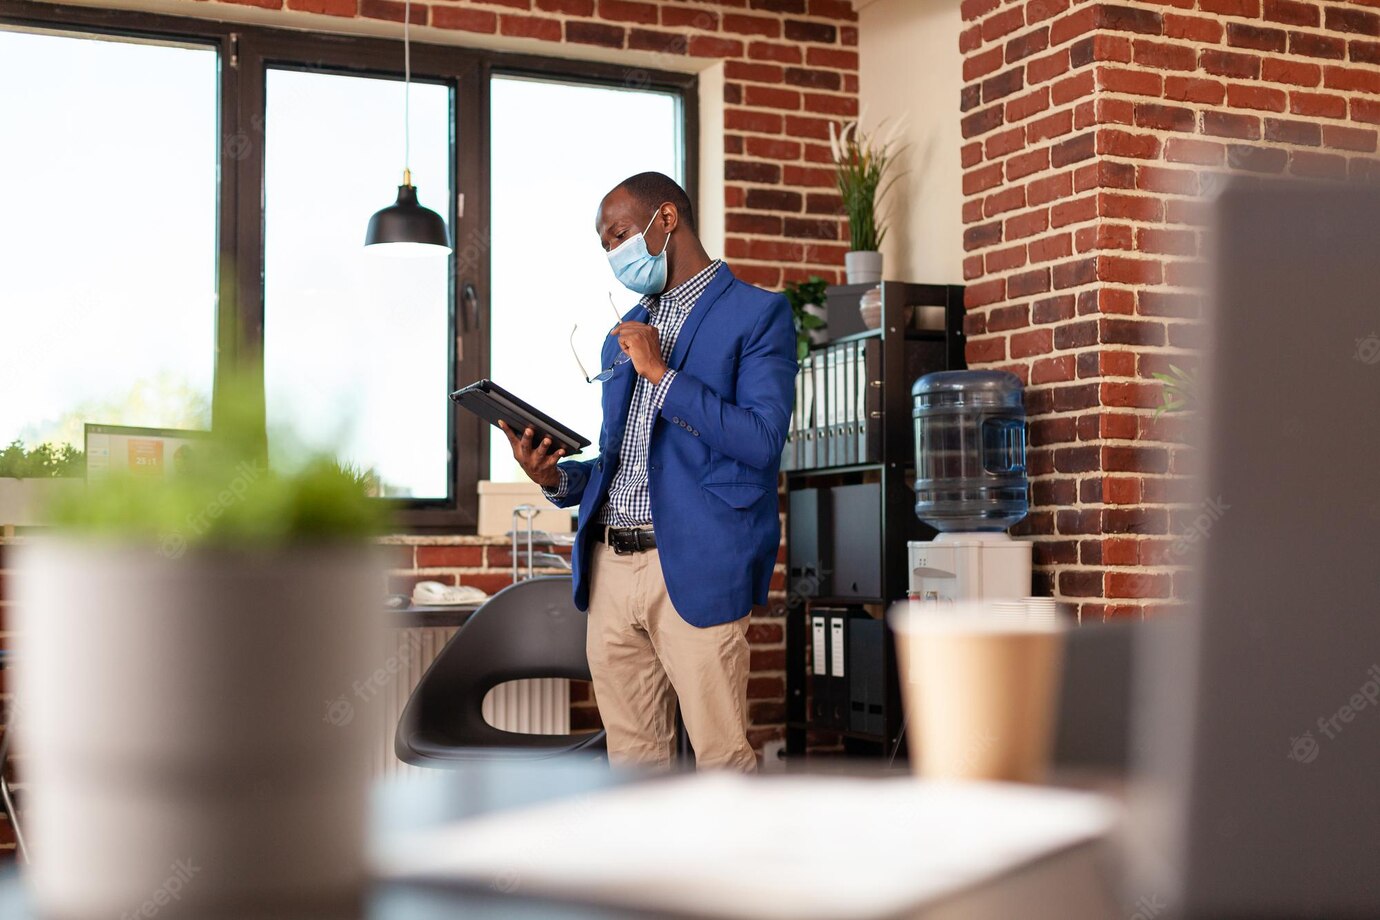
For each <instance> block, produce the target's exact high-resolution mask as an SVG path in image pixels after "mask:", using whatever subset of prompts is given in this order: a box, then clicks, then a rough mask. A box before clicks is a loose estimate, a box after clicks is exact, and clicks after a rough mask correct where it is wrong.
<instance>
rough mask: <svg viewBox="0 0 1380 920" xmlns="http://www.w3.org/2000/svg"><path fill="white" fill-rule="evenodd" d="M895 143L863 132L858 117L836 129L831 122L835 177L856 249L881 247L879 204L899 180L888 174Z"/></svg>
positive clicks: (849, 236)
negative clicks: (892, 185) (856, 119)
mask: <svg viewBox="0 0 1380 920" xmlns="http://www.w3.org/2000/svg"><path fill="white" fill-rule="evenodd" d="M894 143H895V142H894V140H891V139H888V140H879V139H878V138H877V137H876V136H875V135H869V134H864V133H863V131H862V130H861V129H860V128H859V127H858V123H857V122H856V121H851V122H848V123H847V124H844V125H843V126H841V127H839V128H837V129H836V128H835V126H834V124H833V123H832V122H831V123H830V124H829V147H830V150H831V152H832V153H833V156H834V172H835V180H836V181H837V183H838V188H839V195H840V196H842V198H843V212H844V214H846V215H847V216H848V238H849V244H850V245H851V246H852V248H853V251H854V252H867V251H872V250H877V249H880V248H881V245H882V240H883V238H885V237H886V226H885V225H884V224H883V222H882V221H881V220H879V219H878V217H877V206H878V204H879V202H880V201H881V199H882V197H883V196H885V195H886V193H887V190H888V189H889V188H890V187H891V183H892V182H894V181H895V180H896V176H894V175H888V173H889V172H890V170H891V167H892V165H893V163H894V161H895V155H896V150H895V146H894Z"/></svg>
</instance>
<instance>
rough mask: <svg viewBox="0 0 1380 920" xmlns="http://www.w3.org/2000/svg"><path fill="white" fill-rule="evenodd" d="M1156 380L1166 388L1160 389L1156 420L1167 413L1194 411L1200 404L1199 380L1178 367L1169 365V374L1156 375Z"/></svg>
mask: <svg viewBox="0 0 1380 920" xmlns="http://www.w3.org/2000/svg"><path fill="white" fill-rule="evenodd" d="M1153 376H1154V378H1155V379H1156V380H1158V381H1160V383H1162V384H1163V385H1164V386H1163V387H1162V388H1161V389H1160V399H1161V402H1160V405H1159V407H1158V408H1156V409H1155V418H1159V417H1160V416H1161V415H1164V414H1165V413H1166V412H1181V411H1184V410H1187V409H1192V408H1194V407H1196V406H1197V403H1198V378H1197V376H1196V375H1195V374H1192V373H1190V372H1188V371H1185V370H1184V369H1183V368H1181V367H1178V366H1176V365H1173V364H1171V365H1169V373H1168V374H1162V373H1156V374H1154V375H1153Z"/></svg>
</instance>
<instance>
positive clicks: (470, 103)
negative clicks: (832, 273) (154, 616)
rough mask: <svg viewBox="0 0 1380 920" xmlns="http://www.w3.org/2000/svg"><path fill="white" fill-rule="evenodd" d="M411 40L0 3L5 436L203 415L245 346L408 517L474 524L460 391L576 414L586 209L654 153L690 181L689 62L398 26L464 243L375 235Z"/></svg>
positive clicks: (474, 460)
mask: <svg viewBox="0 0 1380 920" xmlns="http://www.w3.org/2000/svg"><path fill="white" fill-rule="evenodd" d="M402 58H403V54H402V43H401V41H398V40H383V39H376V38H364V37H358V36H341V35H333V36H325V35H318V34H312V33H309V32H299V31H292V30H274V29H262V28H255V27H249V26H243V25H232V24H229V23H221V22H214V21H210V20H200V19H194V18H174V17H167V16H160V15H154V14H148V13H137V12H129V11H121V10H110V9H83V8H81V7H75V6H70V7H59V6H50V5H47V4H41V3H21V4H5V5H4V6H3V10H0V87H4V88H6V89H12V88H14V87H19V88H21V91H17V92H16V91H3V90H0V213H2V214H4V215H5V216H6V219H5V220H4V221H3V222H0V394H3V397H0V447H3V445H4V443H7V442H8V441H10V440H12V439H14V438H16V437H20V438H23V439H24V440H25V441H26V443H29V444H30V446H32V445H34V444H36V443H38V442H41V441H57V442H64V441H65V442H68V443H72V444H75V445H80V443H81V429H82V425H83V424H84V423H85V422H96V423H101V424H116V425H126V426H138V427H149V428H175V429H187V428H202V429H204V428H206V427H209V426H210V424H211V422H212V419H211V418H210V415H211V406H212V405H213V403H214V400H213V398H212V397H213V387H214V385H215V381H218V380H221V379H225V377H226V375H227V374H229V373H232V372H235V371H238V370H243V369H250V368H258V367H262V368H263V374H264V389H265V397H266V399H265V403H266V408H267V412H268V414H269V421H270V423H273V424H274V426H275V429H276V428H284V429H286V430H288V431H290V432H291V433H292V436H293V437H295V438H297V439H298V440H300V441H303V442H306V443H308V444H313V445H320V444H338V445H343V447H342V448H341V453H342V457H341V459H342V460H344V461H346V462H349V463H352V464H355V465H358V466H360V467H364V468H372V469H373V470H374V471H375V472H376V473H377V474H378V476H379V478H380V480H381V482H382V485H383V489H384V493H385V496H386V497H387V498H388V499H390V500H392V501H394V502H395V503H396V506H397V509H398V511H399V515H400V516H399V523H398V526H399V528H400V529H405V530H409V531H414V532H420V531H427V530H450V531H453V530H460V531H463V530H466V529H470V528H473V526H474V524H475V522H476V519H477V513H476V512H477V497H476V489H475V483H476V480H478V479H480V478H485V477H490V478H497V479H511V478H513V477H514V476H515V475H517V474H518V470H517V469H516V468H515V466H514V464H513V463H512V459H511V456H510V454H509V452H508V450H507V446H506V442H505V441H503V440H502V438H501V436H495V437H493V438H491V437H490V431H489V429H488V428H487V427H486V426H484V425H482V424H481V423H480V422H479V421H478V420H476V419H474V418H473V417H470V416H467V415H466V414H465V413H462V412H458V411H456V410H455V409H454V408H453V406H452V404H451V403H450V401H449V400H448V399H447V398H446V396H447V394H448V393H449V392H450V391H451V390H454V389H456V388H458V387H460V386H463V385H464V384H467V383H470V382H472V381H474V380H478V379H481V378H484V377H492V378H494V379H496V380H497V381H498V382H500V383H502V384H504V385H505V386H508V387H509V388H511V389H513V390H515V391H517V392H519V393H523V394H525V395H526V396H528V397H529V398H530V399H531V400H532V401H533V402H534V403H535V404H537V405H539V406H541V407H542V408H544V409H546V410H547V411H550V412H551V413H553V414H555V415H557V416H558V417H561V418H564V419H567V420H569V422H570V424H571V425H572V426H573V427H575V428H576V430H578V431H581V432H582V433H584V434H586V435H587V436H589V437H591V438H593V437H594V436H595V435H596V434H597V428H598V424H599V415H598V390H599V388H598V387H597V386H589V385H587V384H585V383H584V382H583V381H581V380H580V378H579V376H578V371H577V368H576V366H575V361H574V359H573V358H572V357H571V354H570V347H569V337H570V326H571V325H573V324H574V323H576V322H578V323H579V324H580V333H581V334H580V337H579V339H578V340H577V341H578V344H579V346H580V348H581V353H582V357H583V358H584V360H585V361H586V362H587V363H591V364H593V363H597V361H598V353H599V345H600V343H601V342H602V340H603V337H604V335H605V334H606V333H607V331H608V329H609V327H610V326H611V325H612V324H613V309H612V308H610V306H609V303H608V299H609V293H610V292H613V293H614V295H615V297H616V300H617V306H618V309H619V310H620V311H622V310H626V309H627V307H629V306H631V305H632V303H633V302H634V300H635V298H634V297H633V296H632V295H630V294H628V293H627V292H625V291H622V290H621V289H620V288H619V287H618V285H617V284H616V282H615V281H614V279H613V277H612V274H611V273H610V272H609V270H608V268H607V263H606V262H605V260H604V257H603V253H602V250H601V249H600V247H599V243H598V240H597V238H596V237H595V234H594V229H593V221H594V209H595V206H596V204H597V202H598V199H599V197H600V196H601V195H602V194H603V193H604V192H605V191H607V189H608V188H610V187H611V186H612V185H613V184H614V183H616V182H617V181H618V180H620V179H622V178H624V177H626V176H627V175H629V174H631V173H634V172H638V171H641V170H645V169H657V170H661V171H663V172H666V173H668V174H670V175H673V176H676V177H678V178H681V179H682V181H683V182H684V183H685V184H686V185H687V188H688V189H689V191H690V192H691V194H692V196H693V194H694V192H695V189H694V187H693V184H694V170H693V163H692V162H691V161H689V160H687V158H686V151H687V150H688V149H693V148H694V144H695V137H694V121H693V119H692V118H691V117H690V116H689V114H688V113H687V109H686V105H685V100H686V99H687V98H690V97H691V95H692V94H693V93H694V90H695V79H694V77H693V76H690V75H680V74H667V73H658V72H647V71H638V72H637V74H638V80H637V83H636V85H632V84H630V83H629V82H628V80H627V72H626V70H625V68H622V67H618V66H615V65H602V64H594V63H589V62H569V61H554V60H548V59H544V58H536V57H529V56H523V55H511V54H500V53H493V52H481V51H476V50H472V49H466V48H457V47H442V46H436V45H427V44H425V43H414V44H413V47H412V73H413V84H412V92H411V114H412V119H411V126H412V131H411V166H412V170H413V175H414V179H415V183H416V185H417V187H418V189H419V193H420V198H421V201H422V203H423V204H424V205H426V206H428V207H430V208H432V209H433V210H435V211H437V212H438V213H439V214H440V215H441V216H442V217H443V218H444V219H445V221H446V223H447V226H448V229H449V231H450V234H451V239H452V242H453V244H454V246H455V251H454V252H453V253H451V255H450V256H449V258H440V259H434V260H432V261H429V262H428V261H426V260H393V259H389V258H387V257H372V258H371V256H370V254H367V253H366V252H365V251H364V247H363V237H364V232H365V227H366V226H367V224H368V220H369V217H370V216H371V215H372V214H373V213H374V212H375V211H377V210H379V209H380V208H382V207H384V206H385V205H388V204H390V203H391V202H392V200H393V199H394V197H395V195H396V189H397V186H398V185H399V183H400V181H401V173H402V167H403V149H402V148H403V130H402V129H403V111H402V82H401V79H400V78H401V70H402ZM16 216H17V217H16ZM495 435H496V433H495ZM491 442H497V446H494V444H492V443H491ZM275 446H281V445H275ZM491 459H492V464H491ZM491 466H492V470H491V469H490V467H491Z"/></svg>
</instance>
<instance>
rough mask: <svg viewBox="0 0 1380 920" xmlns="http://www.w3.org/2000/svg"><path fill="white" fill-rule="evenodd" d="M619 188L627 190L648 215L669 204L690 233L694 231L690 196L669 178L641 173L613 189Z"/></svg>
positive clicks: (655, 173)
mask: <svg viewBox="0 0 1380 920" xmlns="http://www.w3.org/2000/svg"><path fill="white" fill-rule="evenodd" d="M619 188H623V189H627V190H628V194H630V195H632V196H633V199H634V200H635V201H636V202H637V203H638V204H641V205H645V206H646V208H647V213H648V214H649V215H650V214H651V212H652V210H654V209H655V208H659V207H661V205H662V204H663V203H664V202H667V201H669V202H671V204H673V205H675V206H676V210H677V211H678V212H679V213H680V219H681V222H682V223H683V224H685V225H686V226H687V227H688V228H690V230H691V231H693V230H694V229H695V209H694V206H693V205H691V204H690V196H689V195H687V194H685V189H683V188H681V187H680V183H678V182H676V180H675V179H672V178H671V177H670V176H667V175H663V174H661V173H659V172H642V173H638V174H637V175H635V176H629V177H628V178H626V179H624V180H623V181H622V182H620V183H618V185H617V186H615V189H619Z"/></svg>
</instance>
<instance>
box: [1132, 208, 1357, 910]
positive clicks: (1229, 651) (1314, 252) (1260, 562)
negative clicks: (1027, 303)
mask: <svg viewBox="0 0 1380 920" xmlns="http://www.w3.org/2000/svg"><path fill="white" fill-rule="evenodd" d="M1213 210H1214V212H1215V217H1214V225H1215V226H1214V227H1213V230H1212V234H1211V246H1210V252H1211V254H1210V256H1209V259H1208V264H1209V266H1210V268H1211V271H1212V274H1213V281H1212V286H1211V289H1210V291H1209V297H1208V303H1207V306H1208V307H1209V312H1210V314H1211V322H1210V324H1209V326H1208V338H1209V344H1208V346H1207V348H1206V350H1205V353H1204V355H1203V373H1202V376H1201V378H1200V380H1201V382H1202V404H1201V411H1199V412H1197V413H1195V415H1196V416H1197V417H1198V422H1199V425H1198V427H1199V429H1200V437H1199V441H1198V445H1199V446H1198V450H1197V451H1196V453H1197V454H1198V455H1199V460H1200V461H1201V462H1202V464H1203V475H1202V478H1201V480H1200V482H1201V485H1202V487H1203V488H1202V489H1201V492H1200V495H1199V496H1198V498H1199V500H1200V502H1201V504H1199V505H1198V506H1197V508H1190V509H1189V510H1188V513H1187V516H1186V517H1185V518H1184V519H1183V523H1181V524H1180V525H1179V527H1177V528H1176V529H1177V530H1179V531H1182V530H1183V528H1184V527H1185V526H1187V522H1188V521H1191V520H1193V519H1194V518H1195V515H1196V516H1197V517H1198V519H1199V520H1200V521H1201V520H1206V521H1207V524H1206V525H1203V526H1200V527H1199V528H1198V531H1197V532H1196V534H1197V535H1196V537H1195V539H1194V541H1193V542H1194V543H1195V545H1196V547H1197V549H1198V557H1199V558H1198V559H1197V560H1196V566H1195V573H1196V574H1195V577H1194V579H1193V580H1194V581H1195V583H1196V587H1195V588H1194V589H1192V590H1191V591H1190V592H1189V593H1190V597H1189V599H1188V600H1189V608H1190V609H1189V612H1188V613H1187V614H1186V615H1182V616H1177V615H1167V616H1165V617H1162V618H1161V619H1160V620H1159V621H1156V622H1151V623H1147V624H1145V627H1144V628H1145V629H1146V633H1145V634H1144V635H1143V637H1142V639H1144V640H1149V641H1141V642H1139V643H1138V651H1139V650H1143V651H1144V656H1143V657H1142V658H1141V659H1140V660H1139V661H1138V662H1137V668H1136V671H1137V679H1138V681H1139V683H1140V686H1139V688H1138V689H1139V690H1140V691H1141V703H1142V704H1143V705H1142V708H1141V711H1140V713H1139V714H1140V715H1142V716H1143V718H1144V721H1143V722H1142V724H1141V726H1140V727H1141V731H1140V732H1139V735H1138V738H1137V745H1136V749H1137V752H1138V754H1141V755H1143V758H1144V759H1143V762H1142V764H1141V766H1142V768H1143V769H1142V770H1141V771H1140V776H1139V779H1140V780H1141V786H1142V788H1144V789H1145V790H1147V792H1148V795H1149V797H1148V798H1147V799H1146V800H1144V801H1143V802H1141V803H1139V804H1141V805H1142V807H1143V808H1144V809H1145V810H1143V811H1139V814H1138V817H1139V818H1140V820H1139V821H1138V822H1137V823H1136V825H1135V826H1134V828H1133V832H1132V834H1131V835H1130V837H1131V839H1133V840H1134V839H1136V838H1144V839H1147V840H1153V842H1154V844H1156V845H1154V846H1152V847H1151V848H1150V853H1149V854H1148V859H1147V861H1146V862H1145V864H1144V865H1145V866H1146V867H1149V868H1151V869H1152V870H1153V869H1154V868H1155V863H1158V864H1159V867H1160V868H1161V869H1162V870H1166V871H1162V872H1160V873H1155V872H1153V871H1152V872H1151V873H1149V874H1148V875H1145V876H1143V880H1142V882H1141V884H1142V885H1143V886H1145V887H1142V888H1140V889H1139V890H1140V892H1141V893H1142V894H1143V895H1147V896H1148V895H1154V896H1157V897H1160V898H1163V899H1165V900H1166V901H1168V902H1169V903H1170V904H1171V905H1173V906H1174V908H1175V911H1174V915H1175V916H1179V917H1183V918H1188V920H1200V918H1267V917H1269V918H1275V917H1279V918H1283V917H1311V918H1350V917H1358V918H1359V917H1377V916H1380V870H1378V869H1377V861H1376V853H1377V843H1376V837H1377V834H1380V781H1377V770H1380V562H1377V547H1380V542H1377V538H1376V534H1377V533H1380V338H1377V336H1380V249H1377V240H1380V189H1377V188H1366V187H1348V186H1340V185H1335V186H1315V185H1305V184H1295V183H1292V182H1278V183H1269V184H1260V183H1247V184H1243V185H1234V186H1228V187H1227V188H1226V189H1225V190H1224V191H1223V193H1222V194H1221V195H1220V196H1219V197H1218V199H1217V200H1216V202H1215V203H1214V205H1213ZM1181 535H1182V534H1181ZM1155 875H1158V877H1159V881H1158V882H1153V881H1148V879H1149V878H1151V877H1154V876H1155ZM1166 916H1169V915H1168V914H1166Z"/></svg>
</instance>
